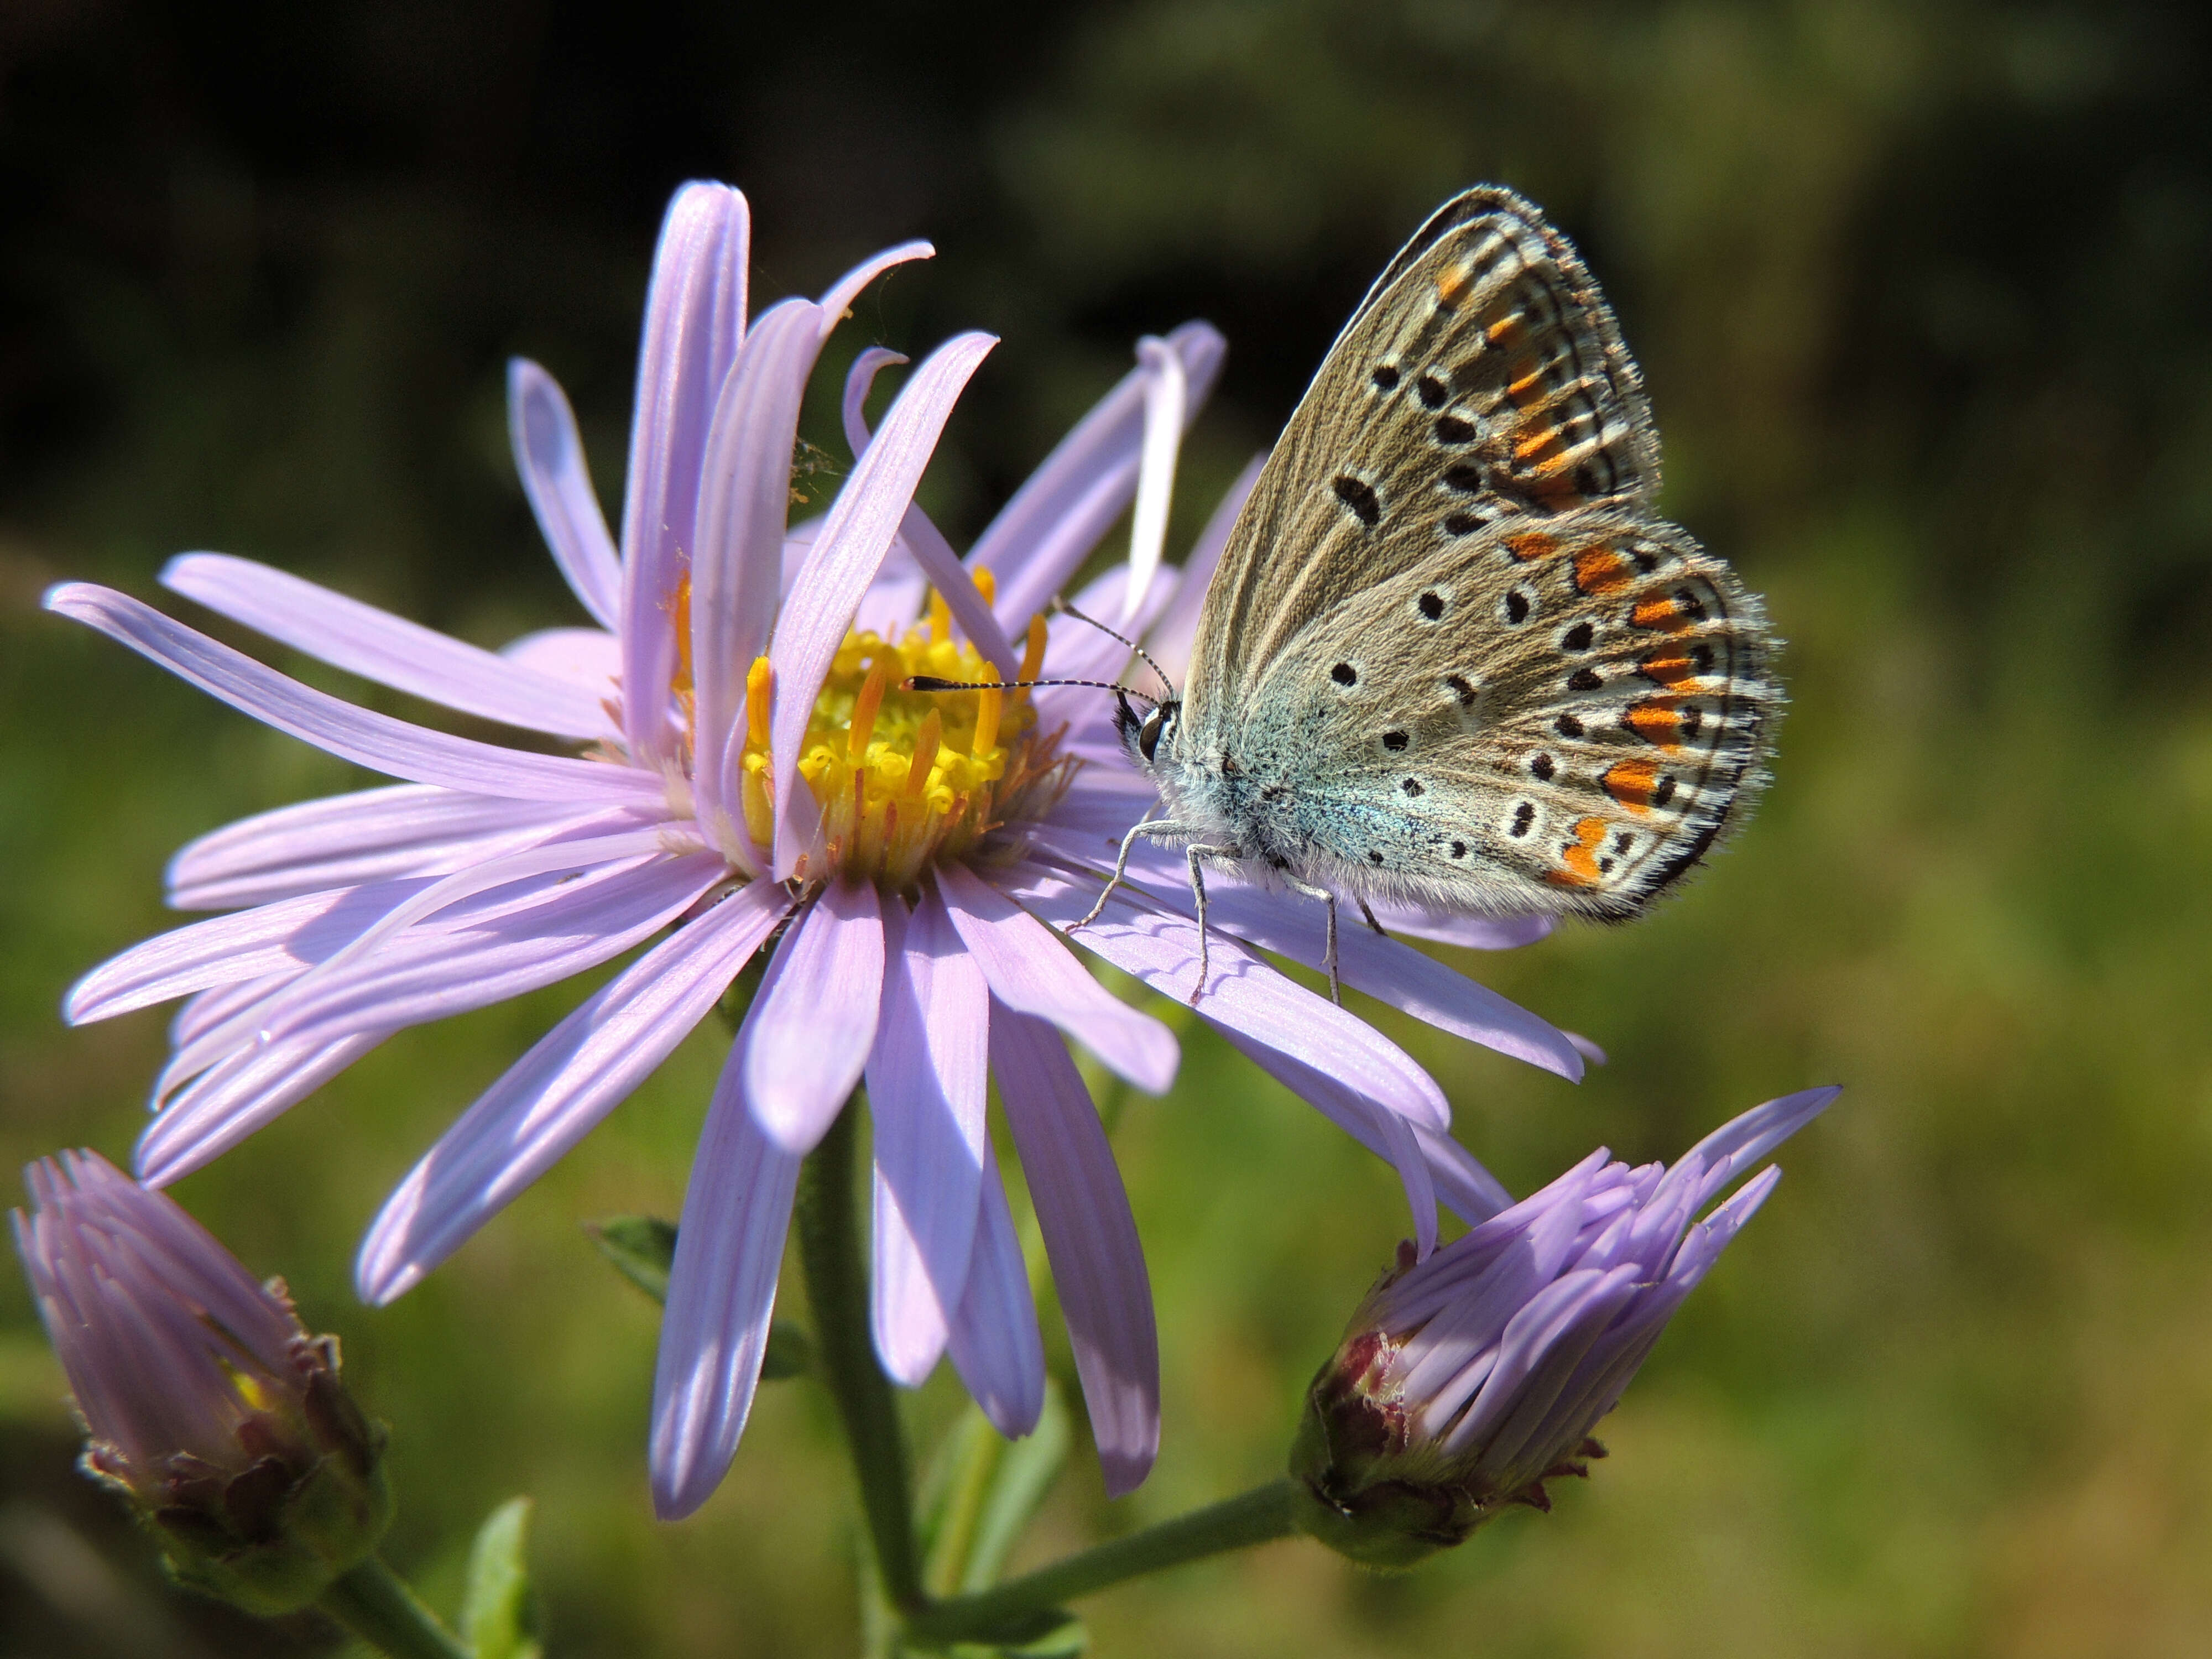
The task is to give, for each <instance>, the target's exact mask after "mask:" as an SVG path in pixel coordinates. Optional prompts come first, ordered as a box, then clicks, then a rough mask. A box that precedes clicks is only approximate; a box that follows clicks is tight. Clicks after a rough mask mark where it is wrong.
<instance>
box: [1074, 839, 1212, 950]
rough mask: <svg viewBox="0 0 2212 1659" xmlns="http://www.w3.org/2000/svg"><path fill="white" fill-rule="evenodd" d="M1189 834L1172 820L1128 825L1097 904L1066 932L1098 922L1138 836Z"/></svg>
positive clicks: (1126, 866) (1127, 864)
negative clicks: (1127, 830)
mask: <svg viewBox="0 0 2212 1659" xmlns="http://www.w3.org/2000/svg"><path fill="white" fill-rule="evenodd" d="M1189 833H1190V826H1189V825H1188V824H1182V823H1176V821H1175V820H1174V819H1172V818H1147V819H1146V821H1145V822H1144V823H1136V824H1132V825H1130V826H1129V833H1128V834H1127V835H1126V836H1122V837H1121V855H1120V856H1119V857H1118V858H1116V859H1115V860H1114V874H1113V876H1112V877H1111V878H1109V880H1108V882H1107V883H1106V890H1105V891H1104V892H1103V893H1101V894H1099V895H1098V902H1097V903H1096V904H1094V905H1092V906H1091V908H1090V909H1089V911H1087V912H1086V913H1085V915H1084V918H1083V920H1082V921H1079V922H1077V923H1075V924H1074V926H1073V927H1070V928H1069V929H1068V930H1067V931H1068V932H1069V933H1073V932H1075V930H1076V928H1078V927H1089V926H1090V925H1091V923H1092V922H1094V921H1097V920H1098V913H1099V912H1100V911H1101V910H1103V909H1104V908H1106V901H1107V900H1108V899H1109V898H1111V897H1113V896H1114V890H1115V888H1116V887H1119V886H1120V885H1121V882H1122V878H1123V877H1124V875H1125V874H1126V873H1127V870H1128V868H1129V849H1130V848H1133V847H1134V846H1135V845H1136V844H1137V837H1138V836H1153V837H1155V838H1159V837H1164V836H1185V835H1188V834H1189Z"/></svg>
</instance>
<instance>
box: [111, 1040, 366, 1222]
mask: <svg viewBox="0 0 2212 1659" xmlns="http://www.w3.org/2000/svg"><path fill="white" fill-rule="evenodd" d="M385 1036H386V1033H385V1032H382V1031H356V1032H352V1033H349V1035H347V1036H343V1037H340V1038H338V1039H337V1041H336V1042H325V1043H319V1044H318V1043H313V1042H274V1043H268V1044H253V1045H251V1046H248V1047H246V1048H240V1049H238V1050H236V1051H235V1052H234V1054H232V1056H231V1057H230V1058H229V1059H228V1060H225V1061H224V1062H223V1063H222V1064H221V1065H219V1066H215V1067H212V1068H210V1070H209V1071H208V1072H207V1073H206V1074H205V1075H204V1076H203V1077H201V1078H200V1079H199V1080H198V1081H197V1082H195V1083H193V1084H192V1085H191V1086H190V1087H188V1088H186V1089H185V1090H184V1091H182V1092H181V1093H179V1095H178V1096H177V1097H176V1098H175V1099H173V1100H172V1101H171V1102H170V1103H169V1104H168V1105H167V1107H166V1108H165V1109H163V1110H162V1112H161V1115H159V1116H157V1117H156V1118H155V1120H154V1121H152V1122H151V1123H149V1124H148V1125H147V1126H146V1130H145V1133H143V1134H142V1135H140V1136H139V1137H138V1149H137V1154H136V1161H137V1170H138V1178H139V1179H140V1180H141V1181H143V1182H145V1183H146V1184H147V1185H148V1186H149V1187H165V1186H167V1185H168V1183H169V1182H173V1181H177V1180H180V1179H182V1178H183V1177H184V1176H188V1175H190V1174H191V1172H192V1171H193V1170H197V1169H198V1168H199V1167H200V1166H201V1165H203V1164H207V1163H210V1162H211V1161H212V1160H214V1159H215V1158H218V1157H220V1156H221V1155H222V1153H224V1152H228V1151H229V1150H230V1149H231V1148H232V1147H234V1146H237V1145H238V1144H239V1142H240V1141H241V1140H244V1139H246V1137H247V1136H248V1135H250V1134H252V1133H253V1132H254V1131H255V1130H257V1129H259V1128H261V1127H264V1125H266V1124H269V1123H270V1122H273V1121H275V1120H276V1118H278V1117H280V1116H281V1115H283V1114H284V1113H285V1112H286V1111H288V1110H289V1109H291V1108H292V1107H294V1106H296V1105H298V1104H299V1103H300V1102H301V1101H303V1100H305V1099H306V1098H307V1097H308V1096H309V1095H311V1094H313V1093H314V1091H316V1090H318V1089H319V1088H321V1087H322V1086H323V1085H325V1083H328V1082H329V1081H330V1080H331V1079H332V1078H334V1077H336V1076H337V1074H338V1073H340V1072H343V1070H345V1068H346V1067H347V1066H350V1065H352V1064H353V1063H354V1061H356V1060H359V1059H360V1058H361V1057H362V1055H363V1054H367V1053H368V1051H369V1050H370V1049H372V1048H375V1047H376V1045H377V1044H378V1043H380V1042H383V1041H384V1039H385Z"/></svg>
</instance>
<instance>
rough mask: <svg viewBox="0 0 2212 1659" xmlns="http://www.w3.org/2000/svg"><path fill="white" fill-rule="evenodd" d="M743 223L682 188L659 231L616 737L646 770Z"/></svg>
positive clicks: (724, 203) (635, 425)
mask: <svg viewBox="0 0 2212 1659" xmlns="http://www.w3.org/2000/svg"><path fill="white" fill-rule="evenodd" d="M750 234H751V221H750V217H749V216H748V214H747V211H746V208H745V198H744V197H743V196H741V195H739V194H738V192H737V191H734V190H732V189H730V188H729V187H728V186H727V185H708V184H689V185H684V188H683V189H681V190H679V191H677V192H676V195H675V197H674V199H673V200H671V202H670V203H669V204H668V215H667V217H666V218H665V219H664V220H663V221H662V222H661V227H660V243H659V247H658V248H656V249H655V251H654V253H653V285H652V287H651V289H649V290H648V291H647V295H646V301H645V339H644V343H643V344H642V346H641V348H640V349H639V352H638V364H637V409H636V412H635V415H634V416H632V417H631V420H630V452H629V490H628V493H627V495H625V496H624V498H623V559H624V561H625V568H624V570H623V605H622V617H621V631H622V636H623V732H624V735H625V737H626V738H627V739H628V741H629V751H630V753H631V754H632V755H633V756H635V757H637V759H638V760H639V761H640V762H641V763H642V764H644V765H646V766H647V767H658V766H659V764H660V763H663V762H664V761H666V760H668V759H669V758H670V757H671V752H672V751H671V744H672V742H673V737H672V732H673V726H672V725H671V720H670V694H671V687H672V685H673V683H674V677H675V673H676V634H675V630H674V629H673V628H672V627H671V623H670V617H671V614H672V611H673V608H674V602H675V598H676V589H677V584H678V581H679V580H681V578H682V576H683V572H684V561H685V560H686V559H687V558H688V557H689V556H690V550H691V549H692V548H693V547H694V546H695V545H696V535H695V532H696V524H697V514H698V507H699V479H700V471H701V467H702V463H703V461H704V459H705V456H706V450H707V443H706V439H707V427H708V422H709V421H710V420H711V419H712V418H713V416H714V399H715V398H716V396H717V395H718V394H719V393H720V391H721V389H722V380H723V377H724V376H725V375H726V374H728V373H729V372H730V365H731V364H732V362H735V361H736V358H737V355H738V341H739V340H740V338H741V337H743V335H744V325H745V262H746V255H747V250H748V247H749V246H750Z"/></svg>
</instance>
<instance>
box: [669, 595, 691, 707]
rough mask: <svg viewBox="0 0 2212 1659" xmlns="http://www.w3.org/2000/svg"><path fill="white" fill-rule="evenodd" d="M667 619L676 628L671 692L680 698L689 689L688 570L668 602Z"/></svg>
mask: <svg viewBox="0 0 2212 1659" xmlns="http://www.w3.org/2000/svg"><path fill="white" fill-rule="evenodd" d="M668 614H669V619H670V621H671V622H672V623H674V624H675V627H676V682H675V685H674V687H673V690H675V692H676V695H677V696H683V695H684V693H685V692H686V691H689V690H690V689H691V573H690V571H689V570H688V569H687V570H686V571H685V572H684V574H683V576H682V577H681V578H680V579H679V580H678V581H677V584H676V592H675V596H674V597H673V598H671V599H670V600H669V602H668Z"/></svg>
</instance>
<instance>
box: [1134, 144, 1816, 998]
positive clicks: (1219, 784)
mask: <svg viewBox="0 0 2212 1659" xmlns="http://www.w3.org/2000/svg"><path fill="white" fill-rule="evenodd" d="M1658 487H1659V442H1658V435H1657V432H1656V428H1654V426H1653V424H1652V422H1651V417H1650V411H1649V410H1648V409H1647V408H1646V406H1645V404H1644V396H1643V391H1642V386H1641V381H1640V377H1639V376H1638V373H1637V369H1636V366H1635V364H1634V362H1632V360H1631V358H1630V357H1629V356H1628V352H1627V350H1626V348H1625V347H1624V346H1623V345H1622V343H1621V342H1620V334H1619V331H1618V330H1617V329H1616V328H1615V326H1614V324H1613V316H1612V313H1611V312H1610V311H1609V310H1608V309H1607V307H1606V304H1605V302H1604V301H1603V300H1602V299H1601V297H1600V295H1599V294H1598V291H1597V289H1596V285H1595V283H1594V282H1593V281H1592V279H1591V277H1590V276H1589V271H1588V270H1586V269H1585V268H1584V266H1583V263H1582V261H1581V259H1580V258H1578V257H1577V255H1576V253H1575V252H1574V250H1573V249H1572V248H1571V246H1569V245H1568V243H1567V241H1566V240H1565V238H1564V237H1562V236H1561V235H1560V234H1559V233H1558V232H1557V231H1556V230H1554V229H1553V228H1551V226H1550V225H1548V224H1547V222H1545V220H1544V218H1543V216H1541V214H1540V213H1539V212H1538V211H1537V210H1535V208H1534V207H1533V206H1532V205H1530V204H1528V203H1527V202H1525V201H1523V200H1522V198H1521V197H1518V196H1516V195H1515V194H1513V193H1512V192H1510V191H1505V190H1501V189H1496V188H1492V187H1481V188H1477V189H1474V190H1470V191H1467V192H1466V193H1465V194H1463V195H1462V196H1459V197H1455V199H1453V200H1452V201H1450V202H1448V203H1447V204H1444V206H1443V207H1442V208H1441V209H1439V210H1437V213H1436V214H1435V215H1434V216H1431V219H1430V220H1429V222H1428V223H1427V224H1425V225H1424V226H1423V227H1422V228H1421V229H1420V231H1419V233H1418V234H1416V235H1415V236H1414V237H1413V240H1412V241H1410V242H1409V243H1407V246H1406V247H1405V248H1404V249H1403V250H1402V251H1401V252H1400V253H1399V254H1398V256H1397V258H1395V259H1394V260H1393V261H1392V262H1391V264H1390V266H1389V269H1388V270H1385V271H1384V272H1383V275H1382V276H1380V277H1379V278H1377V279H1376V283H1375V285H1374V287H1373V288H1372V289H1370V291H1369V293H1368V295H1367V297H1366V298H1365V300H1364V301H1362V302H1361V304H1360V307H1359V308H1358V310H1357V311H1356V312H1354V313H1353V314H1352V319H1351V320H1350V321H1349V322H1348V323H1346V325H1345V328H1344V331H1343V332H1342V333H1341V334H1340V335H1339V337H1338V338H1337V340H1336V343H1335V344H1334V346H1333V347H1332V348H1331V349H1330V351H1329V353H1328V358H1327V360H1326V361H1325V362H1323V363H1322V368H1321V370H1320V373H1319V374H1316V376H1315V378H1314V381H1313V384H1312V386H1310V388H1309V389H1308V391H1307V392H1306V395H1305V397H1304V399H1303V400H1301V402H1300V403H1299V404H1298V407H1297V410H1296V412H1295V413H1293V415H1292V416H1291V421H1290V424H1289V425H1288V427H1287V428H1285V430H1284V433H1283V436H1282V439H1281V441H1279V443H1278V444H1277V446H1276V447H1275V450H1274V452H1273V455H1272V456H1271V457H1270V458H1269V459H1268V461H1267V465H1266V466H1265V468H1264V470H1263V471H1261V475H1260V478H1259V481H1258V483H1256V484H1255V487H1254V489H1253V490H1252V494H1251V496H1250V498H1249V500H1248V501H1247V502H1246V504H1245V507H1244V509H1243V513H1242V514H1241V516H1240V517H1239V518H1238V520H1237V525H1236V527H1235V529H1234V530H1233V531H1232V532H1231V537H1230V539H1229V543H1228V545H1227V547H1226V548H1225V550H1224V552H1223V555H1222V558H1221V562H1220V564H1219V566H1218V568H1217V570H1216V572H1215V574H1214V576H1213V579H1212V585H1211V586H1209V587H1208V589H1207V591H1206V599H1205V604H1204V606H1203V608H1202V610H1201V611H1200V617H1199V623H1198V629H1197V635H1196V637H1195V640H1194V645H1193V654H1192V659H1191V665H1190V671H1189V679H1188V685H1187V687H1186V688H1185V690H1184V693H1183V695H1182V697H1181V698H1180V699H1176V698H1172V697H1171V698H1170V700H1169V701H1167V702H1164V703H1162V704H1161V705H1160V706H1159V707H1158V708H1155V709H1153V710H1152V711H1151V713H1149V714H1146V715H1145V716H1144V717H1142V718H1141V719H1140V718H1139V716H1138V715H1137V714H1135V713H1134V711H1133V710H1131V709H1130V708H1128V706H1127V702H1124V703H1123V705H1122V707H1121V712H1120V715H1119V725H1120V727H1121V738H1122V742H1123V745H1124V747H1125V748H1126V749H1127V751H1128V753H1129V756H1130V757H1131V759H1132V760H1133V761H1134V762H1135V763H1136V764H1137V765H1138V766H1139V767H1140V768H1141V769H1143V770H1144V771H1145V772H1146V774H1147V775H1149V776H1150V777H1151V779H1152V781H1154V782H1155V783H1156V784H1157V785H1158V787H1159V791H1160V796H1161V802H1162V811H1161V812H1160V813H1159V814H1158V816H1157V817H1153V818H1152V819H1150V820H1148V821H1147V822H1146V823H1141V824H1139V825H1137V826H1136V827H1135V828H1134V829H1132V830H1131V831H1130V841H1125V842H1124V858H1125V859H1126V856H1127V847H1128V845H1129V844H1130V842H1131V841H1133V839H1134V838H1135V837H1136V836H1149V837H1151V838H1152V839H1154V840H1156V841H1161V842H1169V843H1172V844H1176V845H1179V846H1182V847H1184V848H1188V854H1189V862H1190V872H1191V878H1192V884H1193V886H1194V889H1195V890H1197V892H1198V895H1199V898H1200V907H1201V913H1202V910H1203V906H1204V883H1203V878H1202V875H1201V873H1200V871H1201V866H1203V865H1204V864H1206V863H1224V862H1225V863H1229V864H1232V865H1234V866H1237V867H1238V868H1239V869H1240V871H1241V872H1243V873H1245V874H1247V875H1249V876H1252V877H1255V878H1258V879H1261V880H1273V881H1277V882H1280V883H1283V884H1287V885H1289V886H1291V887H1293V888H1295V889H1297V890H1300V891H1303V892H1306V893H1309V894H1310V895H1312V896H1315V897H1317V898H1322V899H1326V900H1328V901H1329V902H1330V905H1331V909H1330V920H1331V927H1332V934H1333V932H1334V896H1337V895H1348V896H1352V897H1353V898H1355V899H1358V900H1359V901H1360V902H1362V905H1363V908H1364V904H1365V902H1366V901H1367V900H1368V899H1370V898H1381V899H1385V900H1389V901H1395V902H1407V903H1412V904H1416V905H1419V906H1421V907H1424V908H1431V909H1445V910H1457V911H1468V912H1475V913H1486V914H1524V913H1528V912H1532V911H1536V912H1550V913H1555V914H1576V915H1589V916H1595V917H1600V918H1607V919H1625V918H1627V917H1630V916H1633V915H1636V914H1638V912H1639V911H1640V910H1641V909H1642V908H1644V905H1645V904H1646V903H1648V902H1650V900H1651V899H1652V898H1654V897H1655V896H1657V895H1658V894H1660V893H1662V892H1663V891H1665V890H1667V889H1668V887H1669V886H1671V885H1672V884H1674V882H1676V881H1677V880H1678V879H1680V877H1681V876H1682V875H1683V874H1684V872H1686V871H1687V870H1689V869H1690V868H1691V867H1692V866H1694V865H1695V864H1696V863H1697V862H1698V861H1699V859H1700V858H1701V857H1702V856H1703V855H1704V854H1705V852H1706V851H1707V850H1708V849H1709V848H1711V846H1712V844H1713V843H1714V842H1715V840H1716V839H1717V837H1718V836H1721V835H1722V834H1723V833H1724V832H1725V831H1726V830H1727V829H1729V827H1730V826H1731V825H1732V824H1733V823H1735V821H1736V820H1737V819H1738V818H1740V817H1741V816H1742V813H1743V811H1744V809H1745V807H1746V805H1747V802H1748V800H1749V799H1750V798H1751V797H1752V796H1753V794H1754V793H1756V791H1757V789H1758V787H1759V785H1760V783H1761V782H1762V781H1763V774H1762V771H1761V762H1762V760H1763V759H1764V757H1765V752H1766V748H1767V731H1768V727H1769V726H1770V725H1771V720H1772V718H1773V715H1774V714H1775V711H1776V709H1777V708H1778V704H1779V702H1780V692H1779V690H1778V687H1777V685H1776V684H1775V682H1774V680H1773V678H1771V671H1770V659H1771V654H1772V650H1773V646H1774V641H1773V640H1772V638H1771V635H1770V634H1769V632H1768V630H1767V627H1766V623H1765V617H1764V615H1763V612H1762V611H1761V608H1760V605H1759V601H1758V599H1757V598H1756V597H1755V596H1753V594H1751V593H1749V592H1747V591H1746V590H1745V589H1744V587H1743V586H1742V585H1741V582H1739V581H1738V580H1737V579H1736V577H1735V573H1734V572H1732V571H1731V570H1730V569H1729V568H1728V566H1727V565H1726V564H1724V563H1723V562H1721V561H1720V560H1719V559H1717V558H1715V557H1713V556H1711V555H1710V554H1707V553H1706V552H1705V551H1704V550H1702V549H1701V548H1699V545H1698V544H1697V543H1696V542H1695V541H1693V540H1692V538H1690V536H1689V535H1688V534H1687V533H1686V532H1684V531H1682V530H1681V529H1680V528H1678V527H1677V526H1674V525H1671V524H1668V523H1667V522H1665V521H1664V520H1661V519H1659V518H1658V517H1657V516H1656V513H1654V511H1653V507H1652V502H1653V498H1654V497H1655V495H1656V493H1657V490H1658ZM1109 890H1110V889H1109ZM1100 902H1101V903H1102V904H1103V902H1104V900H1103V896H1102V898H1101V901H1100ZM1094 914H1095V912H1094ZM1370 921H1371V917H1370ZM1332 955H1333V951H1332ZM1332 967H1333V963H1332Z"/></svg>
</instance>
